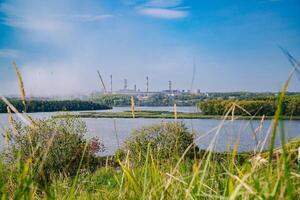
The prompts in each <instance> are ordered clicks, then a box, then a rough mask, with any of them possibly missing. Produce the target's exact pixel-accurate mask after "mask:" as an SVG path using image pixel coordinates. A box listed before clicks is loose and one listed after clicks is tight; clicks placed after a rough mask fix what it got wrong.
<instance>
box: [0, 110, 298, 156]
mask: <svg viewBox="0 0 300 200" xmlns="http://www.w3.org/2000/svg"><path fill="white" fill-rule="evenodd" d="M155 108H156V109H160V110H166V111H169V109H171V110H172V107H154V108H151V107H147V108H146V109H148V110H150V109H151V110H154V109H155ZM126 109H127V110H128V109H129V110H130V108H128V107H127V108H126V107H119V108H114V109H113V111H115V112H119V111H124V110H126ZM143 109H144V108H143ZM189 109H193V108H190V107H183V108H182V110H181V111H180V112H184V111H186V112H191V111H189ZM179 110H180V107H178V111H179ZM109 112H112V111H111V110H110V111H109ZM55 114H57V113H32V114H31V115H32V116H33V117H34V118H48V117H50V116H52V115H55ZM83 120H84V121H85V122H86V124H87V127H88V133H87V137H89V138H90V137H95V136H97V137H99V138H100V139H102V141H103V142H104V145H105V147H106V151H105V154H113V153H114V152H115V151H116V149H117V146H118V145H117V140H116V132H115V129H114V120H116V125H117V134H118V137H119V141H120V142H121V143H122V142H123V141H124V140H125V139H126V138H127V137H129V136H130V133H131V131H132V129H135V128H140V127H142V126H144V125H150V124H155V123H160V122H168V121H172V119H141V118H137V119H105V118H101V119H100V118H99V119H95V118H87V119H83ZM180 121H182V122H183V123H185V124H186V126H187V127H188V128H189V130H194V131H195V132H196V138H198V140H197V142H196V143H197V144H198V146H199V147H200V148H201V149H206V148H207V147H208V145H209V144H210V142H211V141H212V139H213V137H214V135H215V134H216V131H217V130H216V127H218V125H219V124H220V123H221V120H214V119H186V120H180ZM7 123H8V121H7V114H0V124H1V125H7ZM271 123H272V122H271V121H270V120H266V121H264V123H263V126H262V128H261V129H258V127H259V125H260V121H258V120H253V121H248V120H236V121H233V122H232V121H226V122H225V124H224V125H223V126H222V128H221V129H220V132H219V134H218V137H217V139H216V141H217V145H216V150H217V151H226V150H228V149H229V148H232V147H233V145H234V144H235V143H236V141H237V139H238V138H239V140H240V144H239V151H249V150H253V148H255V146H256V142H255V140H254V135H253V133H254V132H255V130H256V132H257V134H256V135H257V141H260V142H261V141H263V139H264V138H265V136H266V135H267V133H268V129H269V128H270V126H271ZM284 124H285V127H284V128H285V133H286V136H287V139H291V138H295V137H297V136H299V135H300V121H285V123H284ZM211 130H214V131H211ZM209 131H211V132H210V133H209ZM199 138H200V139H199ZM3 145H4V142H3V138H0V146H3ZM278 145H280V142H279V138H277V139H276V146H278ZM266 147H268V143H267V144H266Z"/></svg>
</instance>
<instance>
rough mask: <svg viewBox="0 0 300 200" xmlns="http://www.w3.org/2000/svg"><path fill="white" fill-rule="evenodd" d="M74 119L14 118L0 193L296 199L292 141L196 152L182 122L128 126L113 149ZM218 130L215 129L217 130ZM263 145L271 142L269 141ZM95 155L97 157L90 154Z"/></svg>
mask: <svg viewBox="0 0 300 200" xmlns="http://www.w3.org/2000/svg"><path fill="white" fill-rule="evenodd" d="M85 132H86V127H85V125H84V123H83V122H82V121H80V120H78V119H73V118H67V119H51V120H46V121H36V122H35V125H34V128H33V127H31V126H29V125H21V124H19V123H16V122H14V123H13V124H12V126H11V127H10V128H9V129H7V130H6V138H7V137H8V144H9V145H8V147H7V148H6V150H5V151H4V152H3V153H2V156H1V158H0V197H1V199H296V198H297V197H299V195H300V190H299V188H300V187H299V186H300V175H299V170H300V165H299V160H297V158H298V151H297V148H298V147H299V146H300V140H294V141H292V142H290V143H288V144H286V145H284V146H283V147H282V148H279V149H274V150H272V151H271V150H270V151H267V152H259V151H253V152H249V153H246V154H245V153H244V154H238V153H237V149H238V139H237V142H236V145H235V147H234V148H233V150H231V151H229V152H227V153H214V152H213V149H214V145H215V139H216V138H214V139H213V141H212V142H211V144H210V145H209V147H208V149H207V151H199V149H198V148H197V147H196V145H195V144H194V141H195V137H194V135H193V134H192V133H190V132H188V131H187V129H186V128H185V126H184V125H183V124H180V123H174V122H170V123H162V124H157V125H153V126H148V127H143V128H141V129H138V130H135V131H134V132H133V134H132V137H130V138H128V139H127V140H126V141H125V143H124V144H123V145H121V146H120V150H119V151H117V152H116V154H115V155H113V156H108V157H99V154H97V153H99V152H102V151H103V150H104V147H103V144H102V142H101V141H99V140H97V139H91V140H87V139H84V137H83V136H84V133H85ZM217 135H218V131H217V132H216V135H215V136H217ZM272 145H273V144H272V143H271V144H270V149H271V148H273V147H274V146H272ZM97 155H98V156H97Z"/></svg>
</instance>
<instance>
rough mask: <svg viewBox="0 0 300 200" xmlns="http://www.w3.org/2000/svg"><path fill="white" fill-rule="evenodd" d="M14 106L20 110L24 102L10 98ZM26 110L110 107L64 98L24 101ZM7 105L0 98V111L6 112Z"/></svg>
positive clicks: (75, 109) (42, 110) (101, 108)
mask: <svg viewBox="0 0 300 200" xmlns="http://www.w3.org/2000/svg"><path fill="white" fill-rule="evenodd" d="M10 102H11V103H12V104H13V105H14V106H15V108H16V109H17V110H18V111H19V112H22V111H24V104H23V103H22V101H21V100H13V99H12V100H10ZM26 105H27V108H26V112H29V113H30V112H54V111H80V110H103V109H110V108H111V107H109V106H106V104H99V103H94V102H91V101H79V100H66V101H44V100H33V101H29V102H27V103H26ZM6 107H7V105H6V104H5V103H4V102H3V101H2V100H0V113H6V112H7V108H6Z"/></svg>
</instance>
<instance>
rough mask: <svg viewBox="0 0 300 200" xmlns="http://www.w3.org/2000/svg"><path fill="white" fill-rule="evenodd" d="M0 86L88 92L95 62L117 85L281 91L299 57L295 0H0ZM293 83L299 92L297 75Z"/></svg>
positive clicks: (95, 83)
mask: <svg viewBox="0 0 300 200" xmlns="http://www.w3.org/2000/svg"><path fill="white" fill-rule="evenodd" d="M0 36H1V37H0V80H1V83H0V93H4V94H16V93H18V90H17V81H16V77H15V75H14V72H13V70H12V67H11V62H12V61H16V62H17V64H18V66H19V68H20V71H21V73H22V76H23V78H24V81H25V88H26V90H27V93H29V94H33V95H54V94H55V95H66V94H80V93H83V94H88V93H90V92H92V91H99V90H100V82H99V80H98V77H97V74H96V71H97V69H100V71H101V73H102V76H103V77H104V80H105V82H106V84H107V85H108V83H109V75H110V74H112V75H113V87H114V89H120V88H122V87H123V80H124V78H127V79H128V86H129V87H130V88H132V87H133V85H134V84H136V85H137V87H138V88H140V89H141V90H145V77H146V76H147V75H148V76H149V77H150V89H151V90H158V89H166V88H167V87H168V81H169V80H172V81H173V86H174V88H178V89H189V88H190V87H191V79H192V73H193V58H195V61H196V76H195V82H194V86H193V88H199V89H201V90H202V91H208V92H210V91H278V90H280V88H281V87H282V85H283V83H284V81H285V80H286V78H287V76H288V73H289V71H290V70H291V66H290V65H289V63H288V61H287V59H286V58H285V56H284V55H283V54H282V53H281V51H280V50H279V49H278V47H277V46H278V45H281V46H283V47H285V48H286V49H288V50H289V51H290V53H291V54H292V55H294V56H295V57H296V58H300V1H299V0H239V1H238V0H236V1H233V0H232V1H230V0H209V1H208V0H207V1H204V0H85V1H82V0H64V1H61V0H52V1H40V0H26V1H24V0H0ZM289 90H290V91H300V84H299V80H298V79H296V78H295V79H294V80H293V81H292V84H291V85H290V88H289Z"/></svg>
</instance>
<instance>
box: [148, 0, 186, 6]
mask: <svg viewBox="0 0 300 200" xmlns="http://www.w3.org/2000/svg"><path fill="white" fill-rule="evenodd" d="M182 2H183V1H182V0H150V1H149V2H148V3H146V5H147V6H150V7H162V8H167V7H174V6H179V5H180V4H182Z"/></svg>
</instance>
